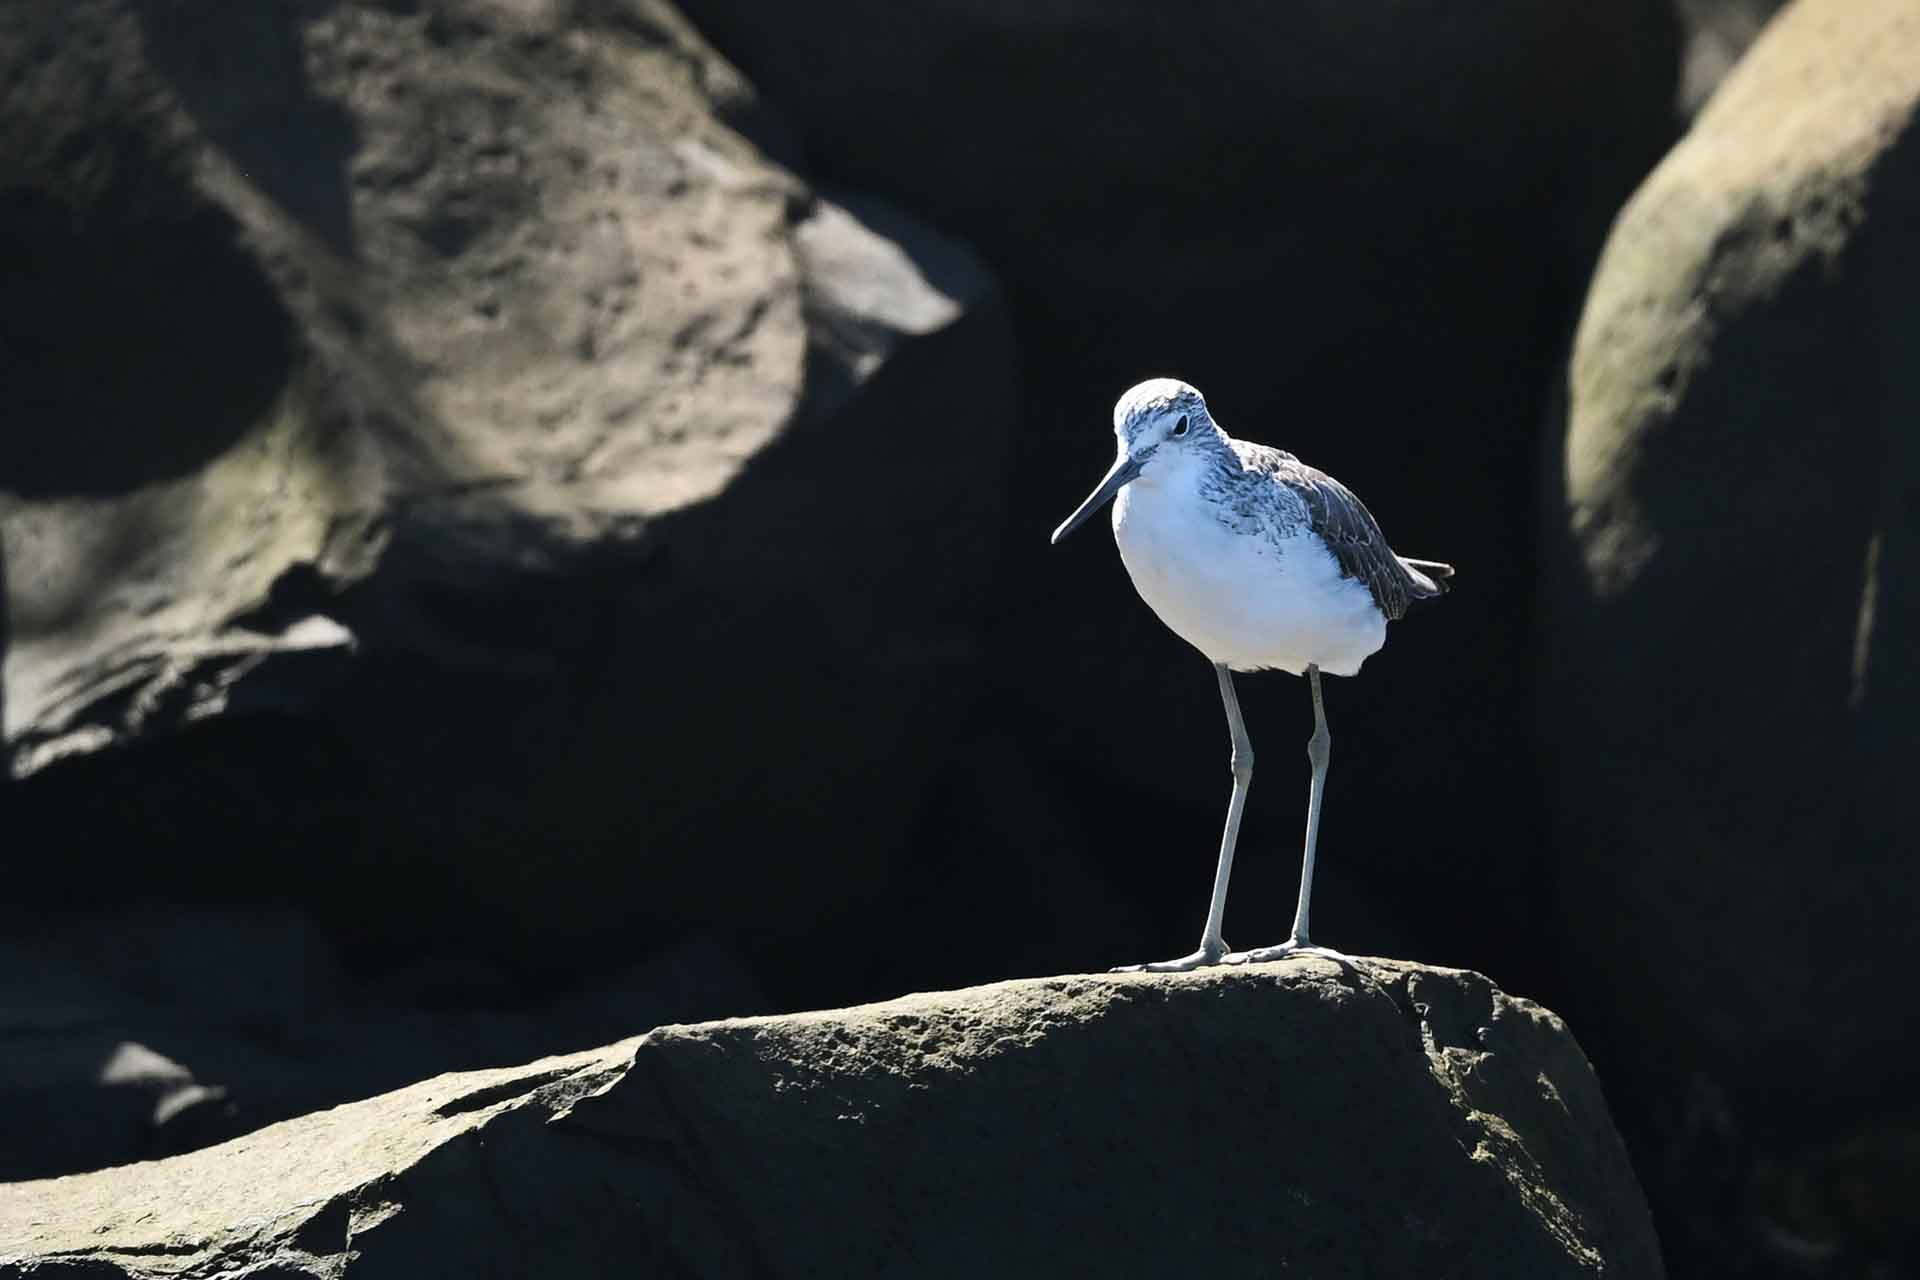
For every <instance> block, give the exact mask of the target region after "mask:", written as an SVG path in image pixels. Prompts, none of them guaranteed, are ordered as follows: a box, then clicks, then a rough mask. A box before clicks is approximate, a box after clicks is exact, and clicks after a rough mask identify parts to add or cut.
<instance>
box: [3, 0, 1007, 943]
mask: <svg viewBox="0 0 1920 1280" xmlns="http://www.w3.org/2000/svg"><path fill="white" fill-rule="evenodd" d="M576 9H577V11H576ZM0 82H3V83H4V86H5V87H4V89H0V94H4V95H5V96H4V98H0V121H4V122H5V123H4V127H0V134H4V136H5V140H4V142H0V190H4V191H5V192H6V193H7V195H6V197H5V199H4V202H0V238H4V240H5V241H6V242H7V243H9V244H13V243H18V244H23V245H26V246H28V247H29V248H30V250H31V252H29V253H23V254H19V255H14V254H9V255H7V258H6V262H7V270H8V271H9V273H10V274H9V277H8V280H7V284H6V288H5V291H4V303H3V304H0V312H3V314H0V360H5V361H6V362H7V363H6V365H5V367H4V369H0V385H4V386H5V387H6V388H7V391H6V394H7V396H8V397H9V402H10V408H9V412H8V427H7V431H6V432H5V435H4V439H0V491H4V492H0V546H3V547H4V553H5V560H6V565H5V569H4V580H5V583H6V613H7V625H6V639H7V646H6V651H5V654H4V659H3V662H4V665H3V666H0V673H3V675H0V686H4V693H3V694H0V706H3V707H4V714H5V722H4V739H5V749H6V753H7V756H8V759H9V761H10V764H11V772H12V773H13V774H14V775H16V776H18V777H20V778H22V779H24V780H25V783H24V785H23V786H22V787H21V788H20V795H19V796H18V797H16V798H15V807H16V813H17V821H18V823H19V827H18V828H17V829H20V830H24V831H27V832H30V833H32V835H31V836H30V838H29V841H28V842H29V844H38V843H41V842H44V844H45V847H47V848H53V847H56V846H57V847H60V848H64V849H78V850H82V851H85V856H84V857H83V858H76V859H67V860H62V859H55V858H51V857H48V858H39V859H35V860H34V861H35V865H34V866H33V867H31V868H30V869H29V871H28V872H27V874H28V876H29V880H30V883H31V885H32V886H33V887H34V889H35V890H36V892H38V893H39V894H41V895H42V897H43V898H44V899H50V900H56V901H58V900H74V901H77V902H79V903H81V904H83V905H86V904H93V903H97V902H99V901H101V900H102V899H104V898H115V897H129V896H138V895H141V894H151V893H154V892H156V891H158V892H163V893H164V894H165V895H166V896H168V897H170V898H172V899H174V900H179V899H185V900H187V901H201V900H204V899H205V897H206V896H207V895H208V894H211V893H217V894H220V895H227V896H238V897H242V898H247V897H254V898H261V897H265V898H270V899H273V900H285V899H286V898H288V897H293V898H296V899H298V900H301V901H303V902H310V903H317V904H319V906H320V908H321V910H322V912H323V914H324V915H328V916H329V917H330V918H331V919H332V920H333V922H334V923H335V924H336V926H337V927H338V928H339V929H340V930H341V931H342V933H343V935H344V936H346V937H347V938H348V939H349V941H350V942H352V943H354V944H357V945H364V947H365V948H367V949H369V950H370V951H372V952H374V953H378V952H380V951H381V950H382V949H383V948H384V949H386V950H388V951H391V950H392V949H394V948H400V947H412V948H422V947H428V946H432V945H435V944H436V943H441V942H444V941H445V935H446V934H447V933H449V932H466V931H470V932H471V933H473V934H477V935H479V936H483V937H486V938H487V939H488V940H489V942H490V944H491V945H494V946H497V947H502V948H505V949H507V950H512V949H513V948H514V947H516V946H518V945H520V943H519V941H517V939H520V938H524V937H525V935H527V934H539V935H541V936H543V937H547V938H551V937H552V936H553V931H554V929H555V922H557V921H564V922H565V925H564V927H563V932H564V933H565V934H566V936H568V937H571V938H581V939H585V938H600V939H606V938H608V937H610V936H612V935H613V934H614V933H615V932H616V931H630V930H645V929H648V928H649V927H651V928H654V929H656V930H660V931H666V930H669V929H678V930H691V929H696V928H699V927H701V926H702V925H707V926H711V927H728V928H734V929H740V930H744V931H763V932H765V933H767V934H771V935H775V936H778V935H779V934H780V933H781V931H782V930H786V931H792V930H793V929H795V928H805V927H807V922H810V921H811V920H812V918H813V917H814V916H815V915H817V914H819V913H821V912H823V911H829V910H833V909H837V908H838V907H839V906H840V904H841V903H842V902H843V901H844V899H845V898H846V896H847V894H846V891H845V889H844V888H843V887H842V886H841V885H840V884H837V883H834V882H828V881H823V880H822V879H821V878H820V877H818V876H816V875H814V874H813V873H812V870H811V867H810V864H809V863H808V862H807V861H806V860H803V859H795V858H793V857H791V856H783V855H776V854H769V855H768V856H765V857H764V858H761V857H755V858H752V859H750V861H749V863H748V864H746V865H745V866H743V867H742V868H741V870H742V871H744V872H745V874H740V875H737V876H730V877H729V880H730V888H729V892H728V893H727V894H725V895H722V894H720V893H718V892H716V881H715V875H716V873H717V872H719V871H720V864H717V863H716V862H715V861H713V860H711V859H709V858H707V857H706V856H705V851H706V850H708V849H736V850H762V849H768V850H771V849H777V848H778V847H779V846H781V844H782V842H783V839H784V838H785V837H786V835H787V834H788V833H790V832H792V831H793V830H795V829H799V828H801V827H804V826H806V825H807V824H812V823H817V822H818V821H819V817H820V815H821V814H823V813H824V814H837V815H844V816H841V817H839V818H836V819H835V820H834V821H835V822H836V823H837V825H835V826H833V827H832V829H831V830H830V831H826V832H823V838H827V837H831V838H833V839H834V840H835V843H836V848H837V851H838V855H839V857H840V859H841V865H842V866H844V867H845V868H846V869H847V871H848V873H849V874H852V875H864V876H865V878H866V879H868V880H881V879H884V877H885V874H886V867H887V860H888V859H889V858H891V857H893V856H895V853H896V850H897V849H898V848H899V847H900V846H901V844H902V842H903V841H902V836H903V832H904V831H905V830H906V828H907V827H908V825H909V824H910V822H911V821H912V818H913V804H914V797H915V796H916V794H917V791H918V789H919V787H920V786H921V785H922V784H923V783H924V781H925V780H926V778H928V777H929V776H931V775H932V774H933V773H934V771H935V770H936V769H937V768H938V767H939V765H940V763H941V760H942V758H943V756H944V753H945V750H946V747H945V744H944V741H943V740H942V739H941V737H940V736H939V735H938V733H937V729H936V728H935V726H937V724H938V723H939V720H940V718H941V716H942V715H943V714H945V713H946V712H947V711H948V710H949V709H950V708H951V707H953V706H954V705H955V704H956V703H964V700H965V698H966V696H967V694H966V690H965V686H964V684H963V683H962V682H960V681H958V680H956V679H955V673H956V671H958V670H962V669H964V666H965V663H966V661H967V656H968V654H969V653H970V652H971V650H972V649H973V647H974V646H975V645H976V644H977V635H978V632H979V631H980V629H981V626H982V624H981V623H980V621H979V617H980V614H981V610H980V609H979V608H978V598H979V596H980V594H981V593H982V592H983V591H984V589H985V586H986V584H987V583H988V582H989V581H990V575H991V570H992V565H993V560H994V555H995V552H996V549H997V545H998V544H997V539H998V537H999V533H1000V522H999V520H998V518H997V515H996V512H997V510H998V497H997V484H998V476H999V471H1000V466H1001V460H1002V458H1003V457H1004V454H1005V448H1006V443H1007V440H1008V437H1009V435H1010V429H1009V428H1008V427H1007V426H1006V420H1007V417H1008V414H1007V412H1006V410H1007V406H1008V404H1009V403H1010V400H1011V363H1010V353H1009V349H1008V329H1007V319H1006V316H1005V313H1004V310H1003V308H1002V306H1001V304H1000V302H999V297H998V287H997V285H996V283H995V282H994V280H993V278H992V277H991V276H990V275H989V274H988V273H987V272H986V270H985V269H984V268H983V267H982V266H981V264H980V263H979V261H978V260H977V258H976V257H975V256H974V255H973V254H972V253H971V252H970V251H968V250H967V249H966V248H964V247H963V246H961V245H959V244H957V243H955V242H953V241H951V240H949V239H947V238H945V237H943V236H941V235H939V234H937V233H935V232H933V231H931V230H929V229H927V228H926V227H925V226H923V225H921V224H919V223H917V222H915V221H913V220H912V219H910V218H908V217H906V216H905V215H903V214H901V213H899V212H898V211H896V210H893V209H891V208H890V207H888V206H887V205H886V204H885V202H883V201H878V200H875V199H872V198H870V197H865V196H862V195H860V194H858V193H846V194H841V193H836V192H831V191H822V190H819V189H816V188H814V187H812V186H811V185H809V184H808V183H807V182H806V181H805V180H804V178H803V177H802V176H801V175H799V174H796V173H795V172H793V171H791V170H789V169H787V168H783V167H782V166H780V165H779V164H777V163H774V162H773V161H771V160H770V159H769V158H768V157H767V156H766V155H765V154H763V153H762V152H761V151H760V150H759V149H757V148H756V147H755V146H754V145H753V144H751V143H750V142H749V141H747V140H746V139H745V138H744V137H743V136H742V135H741V134H740V132H739V131H738V130H737V129H736V128H735V127H734V123H732V122H740V121H747V120H753V119H757V118H758V117H759V113H760V108H759V107H758V106H757V105H756V104H755V102H754V100H753V95H752V91H751V89H750V87H749V86H748V85H747V84H746V83H745V82H744V81H743V80H741V79H740V77H739V76H738V74H737V73H735V72H734V71H733V70H732V69H731V68H730V67H729V66H728V65H727V64H726V63H725V62H724V61H722V60H721V59H720V58H719V57H717V56H716V55H714V54H713V53H712V51H711V50H709V49H708V48H707V47H706V46H705V45H704V44H703V43H702V42H701V41H700V39H699V38H698V36H697V35H695V34H694V33H693V32H691V31H690V30H689V29H688V28H687V27H686V25H685V24H684V22H682V21H681V20H680V19H679V18H678V16H677V15H676V14H675V13H674V12H673V11H672V10H671V9H670V8H668V7H667V6H666V5H665V4H663V3H656V2H655V0H630V2H619V3H612V4H606V5H596V6H589V7H585V8H577V7H575V6H561V5H544V4H528V5H498V4H491V3H483V2H481V0H474V2H472V3H453V4H445V5H434V6H425V7H421V6H400V7H398V8H396V7H395V6H392V5H389V4H381V3H372V2H368V3H351V2H347V0H342V2H340V3H321V4H315V5H306V6H300V7H298V8H296V9H273V10H271V11H269V10H266V9H261V10H257V11H256V10H248V11H247V12H245V13H240V12H237V11H236V12H228V11H226V10H223V9H217V8H208V7H205V6H196V5H184V4H175V3H170V2H168V0H138V2H135V0H125V2H124V3H109V2H106V0H94V2H92V3H86V4H78V5H68V4H66V3H64V2H62V3H51V2H47V3H38V2H36V3H30V4H24V5H14V6H9V7H8V10H7V13H6V15H5V16H4V18H0ZM876 228H884V229H885V230H884V231H881V230H876ZM961 426H964V427H965V429H966V430H967V432H968V436H967V443H968V447H967V448H965V449H964V450H952V449H950V448H948V447H947V441H948V439H949V438H950V436H951V434H952V431H953V430H954V429H956V428H958V427H961ZM936 462H937V464H938V465H933V464H934V463H936ZM852 495H858V497H857V499H856V498H854V497H853V496H852ZM904 548H911V549H912V550H913V553H914V554H913V555H909V554H907V553H906V552H905V551H904V550H903V549H904ZM930 550H937V553H938V556H939V560H938V564H939V569H940V572H939V573H938V574H934V575H930V574H928V573H926V572H924V571H923V569H922V566H920V565H919V564H918V563H917V562H916V559H915V557H916V556H918V555H920V554H922V553H925V552H928V551H930ZM878 600H885V601H886V609H885V610H884V611H883V610H880V609H877V608H876V607H875V602H876V601H878ZM776 637H777V641H776ZM796 672H804V673H806V674H805V678H804V679H802V678H796V677H795V675H794V673H796ZM108 748H112V749H111V750H108ZM99 797H108V799H106V800H105V801H100V800H99V799H98V798H99ZM136 851H137V852H136ZM533 851H537V853H534V856H529V855H530V852H533ZM696 851H697V852H696ZM374 880H377V881H378V883H379V886H380V887H379V890H378V892H375V893H371V894H370V893H368V892H367V891H366V889H367V885H368V883H369V882H371V881H374ZM582 882H591V883H593V884H594V885H595V887H596V890H597V891H596V892H593V893H583V892H581V891H580V890H579V889H578V887H577V886H578V885H579V884H580V883H582ZM369 898H373V899H376V900H377V902H376V903H374V904H373V905H369V903H368V901H367V900H368V899H369ZM723 902H724V905H722V904H723ZM795 921H800V922H803V923H801V924H799V925H796V924H795V923H794V922H795ZM549 954H551V953H549Z"/></svg>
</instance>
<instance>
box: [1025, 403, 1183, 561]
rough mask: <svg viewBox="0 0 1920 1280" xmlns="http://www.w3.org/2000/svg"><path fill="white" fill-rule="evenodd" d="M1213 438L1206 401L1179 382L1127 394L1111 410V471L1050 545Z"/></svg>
mask: <svg viewBox="0 0 1920 1280" xmlns="http://www.w3.org/2000/svg"><path fill="white" fill-rule="evenodd" d="M1218 433H1219V428H1218V427H1216V426H1215V425H1214V422H1213V418H1212V416H1211V415H1210V414H1208V412H1207V402H1206V399H1205V398H1204V397H1202V396H1201V394H1200V393H1199V392H1198V391H1196V390H1195V389H1194V388H1193V387H1191V386H1189V385H1188V384H1186V383H1184V382H1182V381H1180V380H1179V379H1178V378H1149V379H1148V380H1147V381H1145V382H1142V383H1139V384H1138V385H1136V386H1134V387H1132V388H1130V389H1129V390H1128V391H1127V393H1126V394H1125V395H1123V396H1121V397H1120V399H1119V400H1118V401H1117V402H1116V403H1115V404H1114V406H1113V435H1114V443H1115V445H1116V451H1115V455H1114V459H1113V466H1112V467H1110V468H1109V469H1108V470H1107V474H1106V478H1105V479H1103V480H1101V481H1100V484H1099V486H1098V487H1097V488H1095V489H1094V491H1093V492H1092V493H1091V494H1089V495H1087V500H1086V501H1085V502H1083V503H1081V504H1080V506H1079V508H1078V509H1077V510H1075V511H1074V513H1073V514H1072V515H1070V516H1068V517H1067V518H1066V520H1065V521H1064V522H1062V523H1061V525H1060V527H1059V528H1058V529H1055V530H1054V531H1053V541H1055V542H1058V541H1060V539H1062V538H1064V537H1066V536H1067V535H1068V534H1070V533H1072V532H1073V531H1074V530H1075V529H1077V528H1079V527H1080V525H1081V523H1082V522H1083V521H1085V520H1086V518H1087V517H1088V516H1090V515H1092V514H1093V513H1094V512H1096V511H1098V510H1099V509H1100V508H1101V507H1104V506H1105V505H1106V504H1107V503H1108V502H1110V501H1112V500H1113V497H1114V495H1115V494H1117V493H1119V492H1120V490H1121V489H1122V488H1123V487H1125V486H1126V485H1127V484H1128V483H1129V482H1130V481H1132V480H1135V479H1137V478H1138V477H1140V476H1141V475H1143V474H1150V472H1151V470H1152V469H1155V468H1158V467H1163V466H1166V465H1168V464H1169V463H1171V462H1172V461H1173V460H1175V459H1176V458H1178V457H1179V456H1181V455H1182V454H1183V453H1185V452H1186V451H1187V450H1188V449H1189V448H1191V447H1192V443H1193V442H1196V441H1201V440H1211V439H1214V438H1216V437H1217V436H1218Z"/></svg>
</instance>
